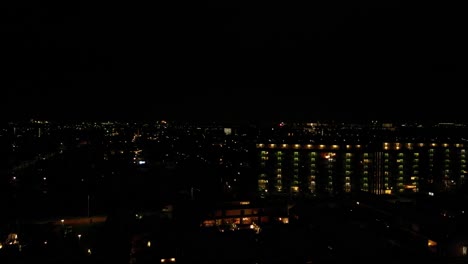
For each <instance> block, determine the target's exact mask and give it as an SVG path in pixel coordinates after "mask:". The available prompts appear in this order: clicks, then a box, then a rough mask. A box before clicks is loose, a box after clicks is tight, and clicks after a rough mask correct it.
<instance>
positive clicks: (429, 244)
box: [427, 239, 437, 247]
mask: <svg viewBox="0 0 468 264" xmlns="http://www.w3.org/2000/svg"><path fill="white" fill-rule="evenodd" d="M427 246H428V247H435V246H437V242H435V241H434V240H430V239H429V240H427Z"/></svg>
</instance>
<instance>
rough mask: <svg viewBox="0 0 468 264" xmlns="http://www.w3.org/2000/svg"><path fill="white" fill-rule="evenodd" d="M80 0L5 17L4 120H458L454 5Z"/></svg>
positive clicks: (461, 113)
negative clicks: (100, 0) (92, 0)
mask: <svg viewBox="0 0 468 264" xmlns="http://www.w3.org/2000/svg"><path fill="white" fill-rule="evenodd" d="M37 2H39V1H37ZM64 2H67V1H64ZM75 2H76V4H69V3H66V4H62V5H61V6H57V5H49V6H47V5H46V4H41V3H34V4H24V5H22V4H19V3H18V4H14V5H15V6H12V7H11V8H7V9H6V11H5V12H7V14H6V15H5V16H4V17H6V18H7V19H6V20H5V21H6V23H4V24H2V35H3V36H4V38H3V55H4V57H5V59H3V60H2V64H4V66H6V68H7V70H6V71H4V72H3V74H2V75H3V76H4V78H2V87H6V91H7V99H6V101H7V102H6V104H2V117H4V119H8V120H9V119H16V118H30V117H35V118H46V119H48V118H52V119H80V118H86V119H134V118H138V119H161V118H164V119H183V120H196V119H202V120H230V119H236V120H260V119H266V120H268V119H272V120H278V119H291V118H292V119H303V120H314V119H332V118H338V119H340V118H343V119H368V118H385V119H402V118H406V119H411V118H413V119H443V120H447V119H450V120H455V119H463V118H464V119H467V118H466V117H465V116H466V115H465V112H466V110H465V108H466V106H465V105H464V104H465V103H464V101H466V99H464V96H463V94H462V93H463V92H464V91H465V90H466V88H467V87H466V86H467V85H466V84H467V83H466V77H467V75H466V72H467V67H466V55H467V54H466V47H468V43H467V41H466V38H465V35H466V32H467V29H466V26H464V24H465V23H464V22H466V16H465V15H464V14H463V13H462V10H463V9H462V8H460V7H456V6H440V5H439V6H408V5H407V4H406V1H378V2H379V3H372V2H376V1H369V2H363V1H361V2H358V3H354V1H348V2H353V3H341V2H339V1H338V2H336V1H334V2H333V3H332V2H330V1H326V2H327V3H325V4H312V5H310V6H285V5H276V6H275V5H273V4H272V5H269V6H261V7H260V6H248V5H243V6H240V5H238V6H235V5H232V6H221V5H218V6H184V5H179V6H152V5H151V6H150V5H149V3H148V4H147V5H146V4H136V3H130V2H128V3H126V4H125V5H124V4H115V5H113V6H110V5H91V4H85V3H84V2H83V1H75ZM343 2H345V1H343ZM371 3H372V4H371ZM145 5H146V6H145ZM394 113H395V114H394ZM3 115H4V116H3Z"/></svg>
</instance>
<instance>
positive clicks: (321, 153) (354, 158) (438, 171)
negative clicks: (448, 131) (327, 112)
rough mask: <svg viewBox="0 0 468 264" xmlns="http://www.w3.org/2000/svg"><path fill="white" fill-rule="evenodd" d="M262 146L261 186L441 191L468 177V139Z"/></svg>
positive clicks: (266, 189)
mask: <svg viewBox="0 0 468 264" xmlns="http://www.w3.org/2000/svg"><path fill="white" fill-rule="evenodd" d="M256 148H257V152H258V161H259V163H258V164H259V166H258V191H259V193H260V195H261V196H266V195H269V194H289V195H296V194H319V193H330V194H337V193H349V192H354V191H365V192H370V193H374V194H398V193H404V192H427V193H433V192H441V191H450V190H454V189H456V187H457V186H460V185H462V184H464V183H465V180H466V178H467V163H468V158H467V153H466V152H467V149H468V144H462V143H434V142H430V143H416V142H404V143H401V142H382V143H372V144H365V145H360V144H349V145H348V144H263V143H259V144H257V145H256Z"/></svg>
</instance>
